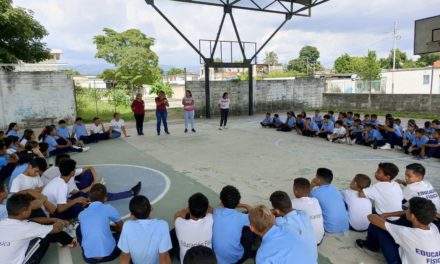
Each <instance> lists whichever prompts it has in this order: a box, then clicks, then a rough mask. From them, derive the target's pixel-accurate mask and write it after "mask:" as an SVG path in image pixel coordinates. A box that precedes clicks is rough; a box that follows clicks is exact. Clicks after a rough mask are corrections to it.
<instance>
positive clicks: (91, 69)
mask: <svg viewBox="0 0 440 264" xmlns="http://www.w3.org/2000/svg"><path fill="white" fill-rule="evenodd" d="M159 67H160V68H161V69H163V70H164V71H165V72H167V71H168V70H169V69H171V68H181V69H183V68H185V67H186V70H187V71H188V72H192V73H199V69H200V66H197V65H187V66H182V65H162V64H159ZM111 68H113V65H111V64H106V63H101V64H81V65H72V67H71V69H72V70H75V71H78V72H79V73H80V74H81V75H98V74H101V73H102V72H103V71H104V70H105V69H111Z"/></svg>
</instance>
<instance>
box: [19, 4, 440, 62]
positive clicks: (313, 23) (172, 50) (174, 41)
mask: <svg viewBox="0 0 440 264" xmlns="http://www.w3.org/2000/svg"><path fill="white" fill-rule="evenodd" d="M437 2H438V0H424V1H423V4H422V3H421V2H416V1H401V0H388V1H383V0H370V1H352V0H331V1H329V2H327V3H325V4H323V5H320V6H318V7H316V8H315V9H313V10H312V17H310V18H301V17H298V18H297V17H295V18H293V19H292V20H291V21H289V22H288V23H287V24H286V26H285V28H284V29H283V30H282V31H281V32H279V33H278V35H277V36H276V37H275V38H274V39H273V41H272V42H270V44H269V45H267V47H266V48H265V49H264V50H263V51H262V54H261V55H260V56H259V57H260V58H262V57H263V56H264V52H266V51H270V50H274V51H275V52H277V53H278V55H279V58H280V60H281V61H282V62H288V61H289V60H290V59H292V58H295V57H297V56H298V52H299V50H300V49H301V47H302V46H304V45H314V46H316V47H318V49H319V50H320V52H321V58H320V60H321V62H322V63H323V64H324V65H325V66H327V67H331V66H332V64H333V61H334V60H335V59H336V58H337V57H338V56H339V55H341V54H342V53H345V52H346V53H349V54H353V55H356V56H360V55H365V54H366V53H367V51H368V50H369V49H370V50H376V51H377V52H378V54H379V55H380V56H386V55H387V54H388V53H389V50H390V49H391V46H392V34H391V31H392V26H393V22H394V21H397V22H398V26H399V35H401V39H400V40H399V41H398V43H397V44H398V47H399V48H400V49H401V50H404V51H406V52H407V53H408V55H412V49H413V47H412V45H413V35H414V32H413V27H414V20H416V19H420V18H423V17H429V16H433V15H436V12H437V10H436V8H433V7H435V6H437V5H438V3H437ZM156 3H157V4H158V6H159V7H160V8H161V9H162V10H163V11H164V12H165V13H166V14H167V15H168V16H169V18H170V19H171V20H172V21H173V22H174V23H175V24H176V25H177V26H178V27H179V28H180V29H181V30H182V32H184V33H185V34H186V35H187V36H189V39H190V40H191V41H192V42H193V43H194V44H195V45H196V46H198V41H199V39H202V38H205V39H214V38H215V36H216V34H217V30H218V25H219V23H220V20H221V16H222V10H221V9H220V8H215V7H207V6H199V5H193V4H184V3H179V2H175V1H166V0H161V1H156ZM14 4H15V5H17V6H21V7H25V8H28V9H31V10H33V11H34V13H35V17H36V18H37V19H38V20H39V21H40V22H41V23H42V24H43V25H44V26H45V27H46V28H47V30H48V31H49V33H50V35H49V36H48V37H47V38H46V40H45V41H46V42H47V43H48V46H49V47H50V48H60V49H63V51H64V60H65V61H66V62H68V63H70V64H95V63H98V62H100V60H97V59H95V58H94V54H95V51H96V50H95V45H94V44H93V36H95V35H97V34H101V33H102V29H103V28H104V27H108V28H112V29H115V30H118V31H122V30H126V29H128V28H139V29H141V30H142V31H143V32H145V33H146V34H147V35H148V36H151V37H154V38H155V39H156V45H155V46H154V47H153V49H154V51H156V52H157V53H158V55H159V57H160V63H161V64H167V65H178V66H186V65H187V66H190V65H197V64H198V63H199V57H198V55H197V54H196V53H195V52H194V51H193V50H192V49H191V48H190V47H189V46H188V44H187V43H186V42H185V41H184V40H183V39H182V38H181V37H180V36H179V35H178V34H177V33H176V32H175V31H174V30H173V29H172V28H171V27H170V26H169V25H168V24H167V23H166V22H165V21H164V20H163V19H162V18H161V17H160V16H159V15H158V14H157V13H156V12H155V11H154V10H153V8H152V7H150V6H148V5H147V4H146V3H145V1H143V0H137V1H125V0H99V1H98V0H95V1H89V0H46V1H44V4H42V3H41V1H38V0H16V1H15V2H14ZM234 14H235V17H236V23H237V25H238V26H239V30H240V33H241V34H242V39H243V40H246V41H257V42H258V44H259V45H261V44H262V43H263V41H264V40H265V39H266V38H267V37H268V36H269V35H270V34H271V33H272V32H273V30H274V29H275V28H276V27H277V26H278V25H279V24H280V23H281V22H282V20H283V17H282V16H279V15H273V14H263V13H255V12H249V11H237V12H235V13H234ZM225 31H227V32H225V33H224V34H222V36H221V38H222V39H227V40H235V34H234V31H233V30H232V26H231V23H230V22H226V23H225ZM237 52H238V50H237ZM259 61H262V60H261V59H260V60H259Z"/></svg>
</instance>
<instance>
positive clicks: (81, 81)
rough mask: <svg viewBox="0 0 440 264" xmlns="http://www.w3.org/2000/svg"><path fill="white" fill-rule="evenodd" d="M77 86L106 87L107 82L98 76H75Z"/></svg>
mask: <svg viewBox="0 0 440 264" xmlns="http://www.w3.org/2000/svg"><path fill="white" fill-rule="evenodd" d="M73 81H74V82H75V86H77V87H82V88H95V89H106V88H108V86H107V83H106V82H105V81H104V80H103V79H101V78H98V77H96V76H73Z"/></svg>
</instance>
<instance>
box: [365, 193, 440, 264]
mask: <svg viewBox="0 0 440 264" xmlns="http://www.w3.org/2000/svg"><path fill="white" fill-rule="evenodd" d="M403 214H406V218H407V219H408V220H409V221H410V222H411V226H410V227H407V226H400V225H396V224H393V223H392V222H390V221H387V220H386V219H387V218H388V217H389V216H391V215H393V214H384V215H382V216H378V215H369V216H368V219H369V220H370V222H371V224H372V225H374V226H376V227H378V230H379V231H378V232H377V243H378V244H379V245H380V248H381V250H382V253H383V255H384V257H385V259H386V260H387V262H388V263H402V264H415V263H438V260H439V252H440V233H439V230H438V228H437V227H436V226H435V225H434V224H433V221H434V219H435V217H436V208H435V206H434V204H433V203H432V201H430V200H427V199H425V198H421V197H413V198H411V199H410V200H409V208H408V211H406V213H404V212H403V213H402V212H398V213H396V214H394V215H393V216H402V215H403ZM381 229H382V230H385V231H382V230H381ZM386 236H391V238H392V239H391V240H389V239H387V237H386Z"/></svg>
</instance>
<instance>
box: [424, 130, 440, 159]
mask: <svg viewBox="0 0 440 264" xmlns="http://www.w3.org/2000/svg"><path fill="white" fill-rule="evenodd" d="M431 157H432V158H440V129H436V130H435V132H434V136H433V138H432V139H431V140H429V141H428V143H427V144H424V145H422V149H421V150H420V155H419V158H420V159H429V158H431Z"/></svg>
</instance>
